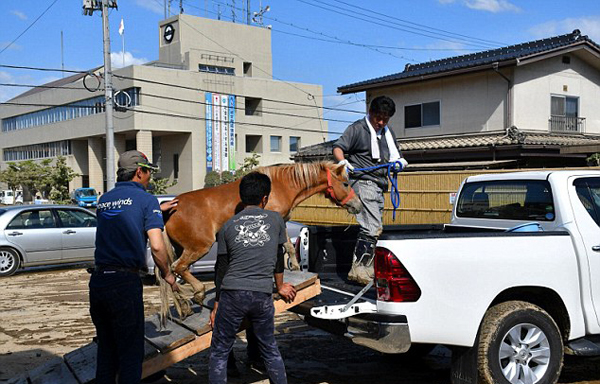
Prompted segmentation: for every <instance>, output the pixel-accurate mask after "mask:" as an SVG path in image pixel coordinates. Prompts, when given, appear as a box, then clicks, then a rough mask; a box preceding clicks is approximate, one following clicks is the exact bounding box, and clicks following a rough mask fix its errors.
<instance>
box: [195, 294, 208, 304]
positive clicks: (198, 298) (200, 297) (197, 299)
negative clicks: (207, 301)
mask: <svg viewBox="0 0 600 384" xmlns="http://www.w3.org/2000/svg"><path fill="white" fill-rule="evenodd" d="M205 297H206V294H205V293H204V291H202V292H196V293H194V301H195V302H196V304H198V305H202V303H203V302H204V298H205Z"/></svg>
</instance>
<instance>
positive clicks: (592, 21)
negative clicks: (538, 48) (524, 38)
mask: <svg viewBox="0 0 600 384" xmlns="http://www.w3.org/2000/svg"><path fill="white" fill-rule="evenodd" d="M575 29H579V30H580V31H581V34H582V35H588V36H589V37H590V38H591V39H592V40H594V41H596V42H600V16H587V17H580V18H567V19H563V20H553V21H548V22H546V23H543V24H539V25H536V26H534V27H532V28H530V29H529V33H531V34H532V35H533V36H534V37H535V38H540V39H541V38H546V37H550V36H556V35H563V34H566V33H571V32H573V30H575Z"/></svg>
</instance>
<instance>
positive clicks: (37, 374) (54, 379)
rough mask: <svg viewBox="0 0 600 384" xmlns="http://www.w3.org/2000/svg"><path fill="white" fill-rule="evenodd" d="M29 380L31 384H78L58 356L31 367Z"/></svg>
mask: <svg viewBox="0 0 600 384" xmlns="http://www.w3.org/2000/svg"><path fill="white" fill-rule="evenodd" d="M29 381H30V383H31V384H58V383H60V384H80V383H79V382H78V381H77V379H76V378H75V376H73V374H72V373H71V371H70V370H69V367H67V365H66V364H65V362H64V361H63V359H62V358H60V357H57V358H55V359H52V360H50V361H48V362H47V363H46V364H43V365H40V366H38V367H36V368H34V369H32V370H31V371H30V372H29Z"/></svg>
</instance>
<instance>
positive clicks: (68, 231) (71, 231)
mask: <svg viewBox="0 0 600 384" xmlns="http://www.w3.org/2000/svg"><path fill="white" fill-rule="evenodd" d="M63 233H64V234H65V235H71V234H73V233H77V231H74V230H72V229H67V230H66V231H64V232H63Z"/></svg>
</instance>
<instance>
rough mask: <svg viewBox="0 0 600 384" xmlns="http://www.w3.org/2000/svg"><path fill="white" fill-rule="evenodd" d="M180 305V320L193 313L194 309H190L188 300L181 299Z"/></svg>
mask: <svg viewBox="0 0 600 384" xmlns="http://www.w3.org/2000/svg"><path fill="white" fill-rule="evenodd" d="M180 306H181V313H180V314H179V315H180V318H181V320H185V319H186V318H187V317H188V316H191V315H193V314H194V311H193V310H192V305H191V304H190V301H189V300H182V301H181V303H180Z"/></svg>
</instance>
